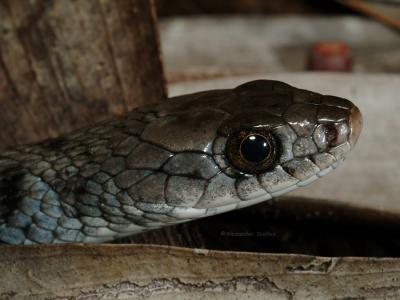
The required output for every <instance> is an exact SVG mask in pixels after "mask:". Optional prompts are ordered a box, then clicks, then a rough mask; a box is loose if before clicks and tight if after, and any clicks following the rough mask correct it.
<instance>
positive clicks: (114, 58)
mask: <svg viewBox="0 0 400 300" xmlns="http://www.w3.org/2000/svg"><path fill="white" fill-rule="evenodd" d="M0 20H1V21H0V105H1V109H0V126H1V129H2V130H1V131H0V141H1V147H2V148H3V147H5V146H9V145H15V144H23V143H27V142H33V141H37V140H40V139H44V138H47V137H55V136H57V135H59V134H60V133H64V132H67V131H70V130H72V129H75V128H78V127H81V126H83V125H86V124H88V123H91V122H94V121H96V120H100V119H104V118H106V117H109V116H111V115H119V114H122V113H124V112H126V111H127V110H130V109H132V108H133V107H135V106H138V105H142V104H144V103H150V102H155V101H160V100H161V99H162V98H163V97H165V95H166V92H165V84H164V78H163V71H162V65H161V58H160V53H159V49H158V28H157V24H156V17H155V12H154V5H153V2H152V1H145V0H127V1H124V0H119V1H111V0H78V1H68V0H60V1H51V0H38V1H27V0H18V1H14V0H7V1H1V2H0Z"/></svg>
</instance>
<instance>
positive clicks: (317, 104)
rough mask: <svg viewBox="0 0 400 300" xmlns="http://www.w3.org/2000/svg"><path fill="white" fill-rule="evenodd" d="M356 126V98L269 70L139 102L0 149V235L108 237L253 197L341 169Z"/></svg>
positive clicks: (46, 239)
mask: <svg viewBox="0 0 400 300" xmlns="http://www.w3.org/2000/svg"><path fill="white" fill-rule="evenodd" d="M360 130H361V115H360V112H359V110H358V109H357V107H356V106H355V105H354V104H352V103H351V102H350V101H348V100H345V99H343V98H339V97H334V96H323V95H321V94H318V93H314V92H310V91H307V90H302V89H297V88H294V87H292V86H290V85H288V84H285V83H283V82H278V81H271V80H257V81H252V82H248V83H245V84H242V85H240V86H238V87H236V88H235V89H224V90H213V91H205V92H199V93H194V94H190V95H183V96H178V97H174V98H171V99H168V100H166V101H164V102H161V103H160V104H155V105H149V106H145V107H141V108H138V109H135V110H133V111H131V112H129V113H127V114H126V115H124V116H122V117H119V118H115V119H111V120H106V121H103V122H100V123H96V124H94V125H93V126H90V127H87V128H83V129H80V130H76V131H74V132H72V133H70V134H67V135H65V136H63V137H60V138H57V139H51V140H47V141H44V142H40V143H38V144H34V145H25V146H19V147H16V148H14V149H11V150H4V151H2V152H0V241H1V242H2V243H8V244H33V243H71V242H84V243H90V242H104V241H111V240H114V239H117V238H120V237H125V236H128V235H132V234H135V233H139V232H143V231H146V230H151V229H154V228H159V227H163V226H167V225H172V224H177V223H181V222H186V221H190V220H193V219H197V218H202V217H207V216H211V215H215V214H219V213H223V212H227V211H230V210H234V209H238V208H242V207H246V206H249V205H253V204H256V203H259V202H262V201H265V200H268V199H271V198H273V197H277V196H280V195H282V194H285V193H287V192H289V191H292V190H293V189H296V188H297V187H301V186H304V185H306V184H309V183H310V182H312V181H314V180H316V179H317V178H319V177H322V176H324V175H325V174H327V173H329V172H330V171H331V170H333V169H335V168H336V167H337V166H338V165H339V164H340V162H341V161H343V159H344V157H345V155H346V154H347V152H348V151H350V150H351V149H352V148H353V146H354V144H355V142H356V141H357V138H358V136H359V134H360ZM257 140H259V141H261V142H260V143H258V148H257V147H256V148H257V149H255V148H254V149H255V150H254V149H253V148H252V147H253V146H252V145H253V142H256V141H257ZM260 147H261V148H260ZM272 150H273V151H272Z"/></svg>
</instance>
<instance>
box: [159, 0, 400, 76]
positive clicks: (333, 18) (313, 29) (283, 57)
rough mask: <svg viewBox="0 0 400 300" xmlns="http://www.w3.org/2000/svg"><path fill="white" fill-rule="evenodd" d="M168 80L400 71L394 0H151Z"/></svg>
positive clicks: (399, 8)
mask: <svg viewBox="0 0 400 300" xmlns="http://www.w3.org/2000/svg"><path fill="white" fill-rule="evenodd" d="M156 8H157V12H158V15H159V20H160V30H161V45H162V50H163V56H164V64H165V67H166V71H167V75H168V76H167V77H168V80H169V81H170V82H176V81H180V80H191V79H204V78H210V77H221V76H226V75H243V74H252V73H253V74H254V73H255V72H268V73H269V72H292V71H305V70H326V71H348V72H352V71H353V72H384V73H398V72H399V71H400V51H399V49H400V39H399V36H398V30H399V28H400V1H396V0H392V1H387V0H380V1H379V0H372V1H371V0H369V1H312V0H309V1H296V0H284V1H262V0H234V1H211V0H210V1H208V0H202V1H174V2H173V3H171V2H170V1H165V0H157V1H156Z"/></svg>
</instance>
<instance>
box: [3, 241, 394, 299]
mask: <svg viewBox="0 0 400 300" xmlns="http://www.w3.org/2000/svg"><path fill="white" fill-rule="evenodd" d="M382 272H384V273H382ZM0 276H1V280H0V291H1V292H0V298H1V299H144V298H145V299H165V300H166V299H244V298H246V299H350V298H351V299H398V297H399V295H400V281H399V278H400V259H398V258H351V257H347V258H332V257H315V256H307V255H287V254H261V253H246V252H220V251H208V250H194V249H187V248H176V247H165V246H164V247H163V246H143V245H100V246H99V245H97V246H90V245H86V246H84V245H68V246H60V245H52V246H30V247H14V246H10V247H3V248H2V249H1V251H0Z"/></svg>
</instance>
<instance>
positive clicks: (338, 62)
mask: <svg viewBox="0 0 400 300" xmlns="http://www.w3.org/2000/svg"><path fill="white" fill-rule="evenodd" d="M352 69H353V59H352V55H351V50H350V48H349V47H348V46H347V44H345V43H342V42H318V43H315V44H314V45H313V47H312V48H311V52H310V55H309V61H308V70H310V71H333V72H351V71H352Z"/></svg>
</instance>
